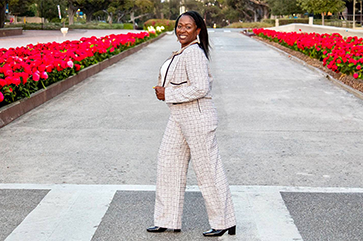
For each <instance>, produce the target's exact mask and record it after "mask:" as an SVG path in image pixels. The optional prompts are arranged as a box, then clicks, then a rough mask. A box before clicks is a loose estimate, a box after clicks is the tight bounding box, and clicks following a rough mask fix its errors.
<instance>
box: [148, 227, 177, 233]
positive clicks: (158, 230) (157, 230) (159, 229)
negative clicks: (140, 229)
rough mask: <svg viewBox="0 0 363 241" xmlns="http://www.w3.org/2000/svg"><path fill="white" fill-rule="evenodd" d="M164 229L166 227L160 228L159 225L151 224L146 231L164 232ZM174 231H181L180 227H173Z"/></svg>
mask: <svg viewBox="0 0 363 241" xmlns="http://www.w3.org/2000/svg"><path fill="white" fill-rule="evenodd" d="M166 230H167V228H162V227H159V226H153V227H150V228H147V229H146V231H148V232H151V233H162V232H165V231H166ZM174 232H175V233H179V232H181V229H174Z"/></svg>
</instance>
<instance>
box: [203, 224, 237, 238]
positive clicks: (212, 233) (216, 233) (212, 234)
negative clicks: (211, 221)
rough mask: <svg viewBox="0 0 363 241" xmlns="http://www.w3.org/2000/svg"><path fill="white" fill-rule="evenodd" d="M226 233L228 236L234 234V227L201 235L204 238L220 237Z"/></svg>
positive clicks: (213, 230) (212, 230)
mask: <svg viewBox="0 0 363 241" xmlns="http://www.w3.org/2000/svg"><path fill="white" fill-rule="evenodd" d="M227 231H228V234H229V235H235V234H236V226H233V227H230V228H227V229H211V230H208V231H206V232H204V233H203V235H204V236H207V237H215V236H222V235H223V234H224V233H225V232H227Z"/></svg>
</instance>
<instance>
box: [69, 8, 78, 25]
mask: <svg viewBox="0 0 363 241" xmlns="http://www.w3.org/2000/svg"><path fill="white" fill-rule="evenodd" d="M77 9H78V8H76V7H75V6H73V5H72V4H69V6H68V19H69V25H73V24H74V15H76V12H77Z"/></svg>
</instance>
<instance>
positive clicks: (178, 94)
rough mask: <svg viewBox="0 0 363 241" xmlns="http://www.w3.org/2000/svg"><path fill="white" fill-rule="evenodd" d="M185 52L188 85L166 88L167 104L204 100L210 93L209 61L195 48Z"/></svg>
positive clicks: (201, 51) (200, 50)
mask: <svg viewBox="0 0 363 241" xmlns="http://www.w3.org/2000/svg"><path fill="white" fill-rule="evenodd" d="M190 50H191V51H185V52H184V53H183V54H185V59H184V60H183V61H186V63H185V69H184V70H183V71H186V75H184V76H187V79H186V80H185V81H187V82H188V84H187V85H185V86H184V85H183V86H178V87H176V88H175V87H173V86H168V87H167V88H165V102H166V103H182V102H189V101H193V100H196V99H200V98H203V97H204V96H206V95H207V94H208V93H209V91H210V83H209V73H208V59H207V58H206V57H205V54H204V52H203V50H202V49H200V48H199V47H198V48H193V49H190Z"/></svg>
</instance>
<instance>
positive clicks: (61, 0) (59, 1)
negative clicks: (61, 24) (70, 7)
mask: <svg viewBox="0 0 363 241" xmlns="http://www.w3.org/2000/svg"><path fill="white" fill-rule="evenodd" d="M34 2H35V4H36V6H37V7H38V13H39V17H41V18H45V19H48V20H49V21H52V20H55V21H59V20H60V19H59V15H58V7H57V5H59V6H60V9H61V15H62V16H66V7H67V2H66V1H65V0H53V1H46V0H35V1H34Z"/></svg>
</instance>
